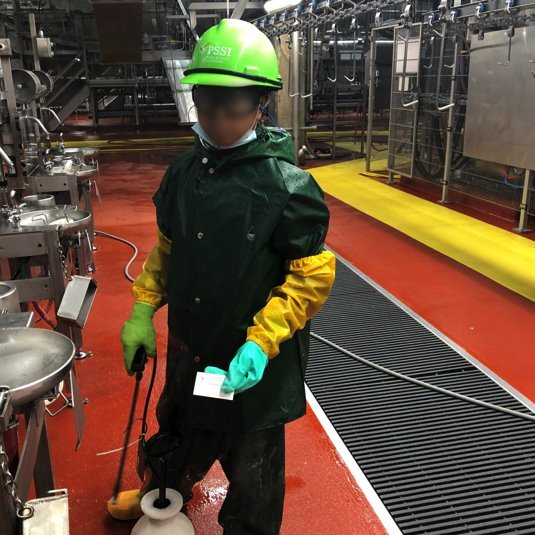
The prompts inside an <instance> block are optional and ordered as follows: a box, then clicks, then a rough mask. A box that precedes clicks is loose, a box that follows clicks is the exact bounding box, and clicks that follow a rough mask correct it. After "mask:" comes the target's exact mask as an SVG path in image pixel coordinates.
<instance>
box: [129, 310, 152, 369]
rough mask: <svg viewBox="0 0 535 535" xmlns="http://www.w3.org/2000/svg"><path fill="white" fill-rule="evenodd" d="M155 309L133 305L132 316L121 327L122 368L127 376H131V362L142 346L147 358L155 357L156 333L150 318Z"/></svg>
mask: <svg viewBox="0 0 535 535" xmlns="http://www.w3.org/2000/svg"><path fill="white" fill-rule="evenodd" d="M155 313H156V309H155V308H154V307H153V306H151V305H149V304H146V303H135V304H134V307H133V308H132V314H130V317H129V318H128V320H127V321H126V323H125V324H124V325H123V329H122V331H121V342H122V344H123V358H124V366H125V368H126V372H127V373H128V375H133V372H132V361H133V360H134V355H135V354H136V351H137V350H138V349H139V348H140V347H141V346H143V347H144V348H145V351H146V352H147V356H148V357H154V356H155V355H156V331H155V330H154V324H153V323H152V318H153V316H154V314H155Z"/></svg>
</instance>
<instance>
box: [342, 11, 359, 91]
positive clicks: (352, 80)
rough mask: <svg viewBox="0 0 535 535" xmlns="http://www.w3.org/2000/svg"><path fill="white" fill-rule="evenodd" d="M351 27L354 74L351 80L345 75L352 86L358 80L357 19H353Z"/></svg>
mask: <svg viewBox="0 0 535 535" xmlns="http://www.w3.org/2000/svg"><path fill="white" fill-rule="evenodd" d="M351 26H352V27H353V73H352V75H351V78H349V76H346V75H344V78H345V79H346V80H347V81H348V82H349V83H350V84H352V83H353V82H354V81H355V80H356V78H357V26H356V19H353V20H352V21H351Z"/></svg>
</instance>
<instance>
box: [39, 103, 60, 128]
mask: <svg viewBox="0 0 535 535" xmlns="http://www.w3.org/2000/svg"><path fill="white" fill-rule="evenodd" d="M41 109H42V110H45V111H49V112H50V113H51V114H52V115H53V116H54V118H55V119H56V121H57V122H58V123H59V124H58V126H59V125H60V124H61V123H62V122H63V121H62V120H61V119H60V118H59V115H58V114H57V113H56V112H55V111H54V110H53V109H52V108H45V107H44V106H41Z"/></svg>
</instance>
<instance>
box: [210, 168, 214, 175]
mask: <svg viewBox="0 0 535 535" xmlns="http://www.w3.org/2000/svg"><path fill="white" fill-rule="evenodd" d="M208 172H209V173H210V174H211V175H213V174H214V173H215V169H214V168H213V167H210V169H208Z"/></svg>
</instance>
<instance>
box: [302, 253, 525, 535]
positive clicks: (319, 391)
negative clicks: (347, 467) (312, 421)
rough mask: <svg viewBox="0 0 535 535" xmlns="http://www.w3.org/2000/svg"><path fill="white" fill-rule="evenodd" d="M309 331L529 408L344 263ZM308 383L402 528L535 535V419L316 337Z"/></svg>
mask: <svg viewBox="0 0 535 535" xmlns="http://www.w3.org/2000/svg"><path fill="white" fill-rule="evenodd" d="M312 330H313V332H314V333H317V334H318V335H319V336H321V337H323V338H325V339H327V340H329V341H331V342H334V343H335V344H337V345H339V346H341V347H342V348H344V350H346V351H349V352H351V353H353V354H355V355H358V356H360V357H364V358H366V359H368V360H370V361H372V362H373V363H375V364H379V365H381V366H384V367H386V368H389V369H390V370H393V371H395V372H398V373H402V374H405V375H408V376H410V377H413V378H416V379H419V380H420V381H424V382H426V383H430V384H432V385H435V386H439V387H442V388H445V389H448V390H451V391H454V392H457V393H461V394H464V395H466V396H470V397H472V398H476V399H479V400H482V401H485V402H488V403H492V404H495V405H498V406H501V407H505V408H507V409H511V410H514V411H518V412H521V413H524V414H531V413H532V411H531V410H530V408H533V405H532V404H531V403H530V402H529V401H528V400H527V399H525V398H523V396H522V395H521V394H519V393H518V392H516V391H515V390H514V389H512V388H511V387H510V386H509V385H507V384H506V383H505V382H503V381H502V380H500V379H499V378H498V377H496V376H493V374H492V372H490V371H489V370H487V369H485V368H484V367H483V366H482V365H480V364H479V363H477V362H476V361H475V360H474V359H473V358H472V357H470V355H468V354H466V353H464V352H463V351H462V350H461V349H460V348H458V347H456V346H455V345H454V344H453V343H452V342H451V341H449V340H447V339H446V338H445V337H444V336H443V335H441V334H440V333H438V332H437V331H436V330H434V329H433V328H432V327H431V326H429V325H428V324H426V323H425V321H424V320H422V319H421V318H419V317H418V316H417V315H416V314H414V313H413V312H412V311H410V310H409V309H407V308H406V307H404V306H403V305H402V304H401V303H399V302H397V301H396V300H395V298H393V297H392V296H390V295H388V293H387V292H385V291H384V290H382V289H381V288H380V287H378V286H376V285H375V284H374V283H373V282H372V281H369V280H368V279H367V278H366V277H365V276H364V275H362V274H361V273H359V272H358V271H357V270H355V269H354V268H352V267H350V266H348V265H346V264H345V263H343V262H342V261H338V265H337V279H336V283H335V286H334V288H333V291H332V294H331V296H330V298H329V300H328V302H327V303H326V305H325V306H324V308H323V309H322V311H321V312H320V314H319V315H318V316H317V317H316V318H315V319H314V320H313V325H312ZM306 382H307V384H308V387H309V388H310V390H311V392H312V394H313V395H314V397H315V398H316V400H317V402H318V403H319V405H320V406H321V408H322V409H323V411H324V412H325V414H326V416H327V417H328V418H329V420H330V421H331V423H332V425H333V427H334V428H335V429H336V431H337V432H338V434H339V435H340V437H341V439H342V441H343V442H344V443H345V445H346V447H347V448H348V450H349V451H350V452H351V454H352V455H353V457H354V458H355V460H356V462H357V463H358V465H359V466H360V468H361V469H362V471H363V472H364V474H365V475H366V477H367V478H368V480H369V481H370V483H371V485H372V486H373V488H374V489H375V491H376V492H377V494H378V495H379V497H380V498H381V499H382V501H383V502H384V504H385V506H386V508H387V509H388V511H389V513H390V514H391V516H392V518H393V519H394V521H395V522H396V523H397V525H398V526H399V528H400V530H401V531H402V532H403V533H404V534H415V535H419V534H444V535H446V534H447V535H454V534H465V533H470V534H480V535H483V534H484V535H490V534H513V533H515V534H516V533H526V534H527V533H531V534H533V533H535V463H534V461H535V422H532V421H529V420H525V419H523V418H521V417H519V416H514V415H509V414H504V413H503V412H499V411H496V410H493V409H489V408H485V407H481V406H478V405H475V404H473V403H470V402H467V401H463V400H460V399H456V398H454V397H451V396H449V395H446V394H442V393H438V392H435V391H432V390H429V389H428V388H425V387H422V386H418V385H416V384H413V383H410V382H407V381H405V380H402V379H399V378H396V377H393V376H391V375H389V374H387V373H384V372H382V371H379V370H377V369H374V368H372V367H370V366H368V365H366V364H364V363H361V362H359V361H358V360H356V359H355V358H352V357H351V356H348V355H347V354H344V353H342V352H341V351H339V350H337V349H335V348H333V347H331V346H329V345H327V344H326V343H325V342H322V341H321V340H318V339H316V338H312V340H311V354H310V361H309V365H308V369H307V375H306Z"/></svg>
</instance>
